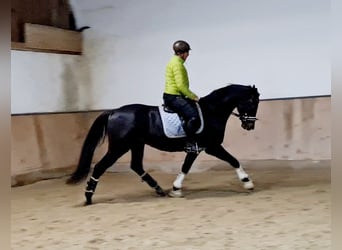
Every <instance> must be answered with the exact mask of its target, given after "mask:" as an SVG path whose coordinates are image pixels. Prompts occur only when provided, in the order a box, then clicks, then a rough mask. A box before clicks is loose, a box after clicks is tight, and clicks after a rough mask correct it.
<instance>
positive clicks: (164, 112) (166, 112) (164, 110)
mask: <svg viewBox="0 0 342 250" xmlns="http://www.w3.org/2000/svg"><path fill="white" fill-rule="evenodd" d="M196 106H197V109H198V114H199V118H200V121H201V126H200V127H199V129H198V130H197V131H196V134H199V133H201V132H202V130H203V127H204V122H203V116H202V111H201V108H200V106H199V105H198V103H196ZM158 108H159V113H160V117H161V120H162V125H163V130H164V133H165V135H166V137H168V138H181V137H186V133H185V131H184V129H183V126H182V122H183V121H182V120H181V118H180V117H179V115H178V114H177V113H176V112H174V111H173V110H171V109H170V108H168V107H166V106H165V105H161V106H159V107H158Z"/></svg>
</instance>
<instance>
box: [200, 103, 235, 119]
mask: <svg viewBox="0 0 342 250" xmlns="http://www.w3.org/2000/svg"><path fill="white" fill-rule="evenodd" d="M199 104H200V107H201V109H202V112H203V115H204V116H213V117H216V118H219V119H220V120H222V121H224V122H227V120H228V118H229V116H230V115H231V113H232V112H233V110H234V109H235V108H236V106H237V105H236V104H235V102H234V101H233V100H232V102H231V103H230V104H229V105H226V104H216V105H213V104H211V103H209V102H207V101H206V100H201V99H200V102H199ZM223 107H226V108H223Z"/></svg>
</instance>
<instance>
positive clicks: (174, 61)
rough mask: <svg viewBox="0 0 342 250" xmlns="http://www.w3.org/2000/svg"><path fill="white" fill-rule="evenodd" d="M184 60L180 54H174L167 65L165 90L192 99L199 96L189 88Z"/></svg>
mask: <svg viewBox="0 0 342 250" xmlns="http://www.w3.org/2000/svg"><path fill="white" fill-rule="evenodd" d="M183 64H184V60H183V59H182V58H180V57H179V56H176V55H175V56H173V57H172V58H171V60H170V61H169V63H168V64H167V66H166V73H165V90H164V92H165V93H166V94H171V95H183V96H186V97H188V98H190V99H192V100H194V99H195V98H197V95H196V94H194V93H193V92H192V91H191V90H190V89H189V78H188V72H187V71H186V68H185V67H184V65H183Z"/></svg>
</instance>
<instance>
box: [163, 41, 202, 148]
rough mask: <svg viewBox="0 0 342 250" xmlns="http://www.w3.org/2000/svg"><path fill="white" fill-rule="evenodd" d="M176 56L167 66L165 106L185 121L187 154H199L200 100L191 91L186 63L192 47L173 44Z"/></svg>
mask: <svg viewBox="0 0 342 250" xmlns="http://www.w3.org/2000/svg"><path fill="white" fill-rule="evenodd" d="M173 50H174V56H173V57H172V58H171V60H170V61H169V62H168V64H167V66H166V74H165V90H164V94H163V100H164V104H165V106H167V107H169V108H170V109H172V110H173V111H175V112H176V113H177V114H178V115H179V116H180V117H182V119H183V120H184V123H183V128H184V131H185V132H186V134H187V137H188V142H187V145H186V147H185V151H187V152H198V145H197V142H196V141H195V133H196V131H197V130H198V128H199V127H200V120H199V114H198V110H197V107H196V105H195V104H196V102H198V100H199V98H198V96H197V95H196V94H194V93H193V92H192V91H191V90H190V89H189V79H188V73H187V70H186V68H185V67H184V62H185V60H186V59H187V58H188V56H189V51H190V50H191V48H190V45H189V44H188V43H187V42H186V41H182V40H178V41H176V42H174V43H173Z"/></svg>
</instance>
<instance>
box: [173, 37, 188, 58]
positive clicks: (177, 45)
mask: <svg viewBox="0 0 342 250" xmlns="http://www.w3.org/2000/svg"><path fill="white" fill-rule="evenodd" d="M173 50H174V52H175V54H176V55H179V54H183V53H185V52H189V50H191V48H190V45H189V44H188V43H187V42H186V41H183V40H178V41H176V42H174V43H173Z"/></svg>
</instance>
